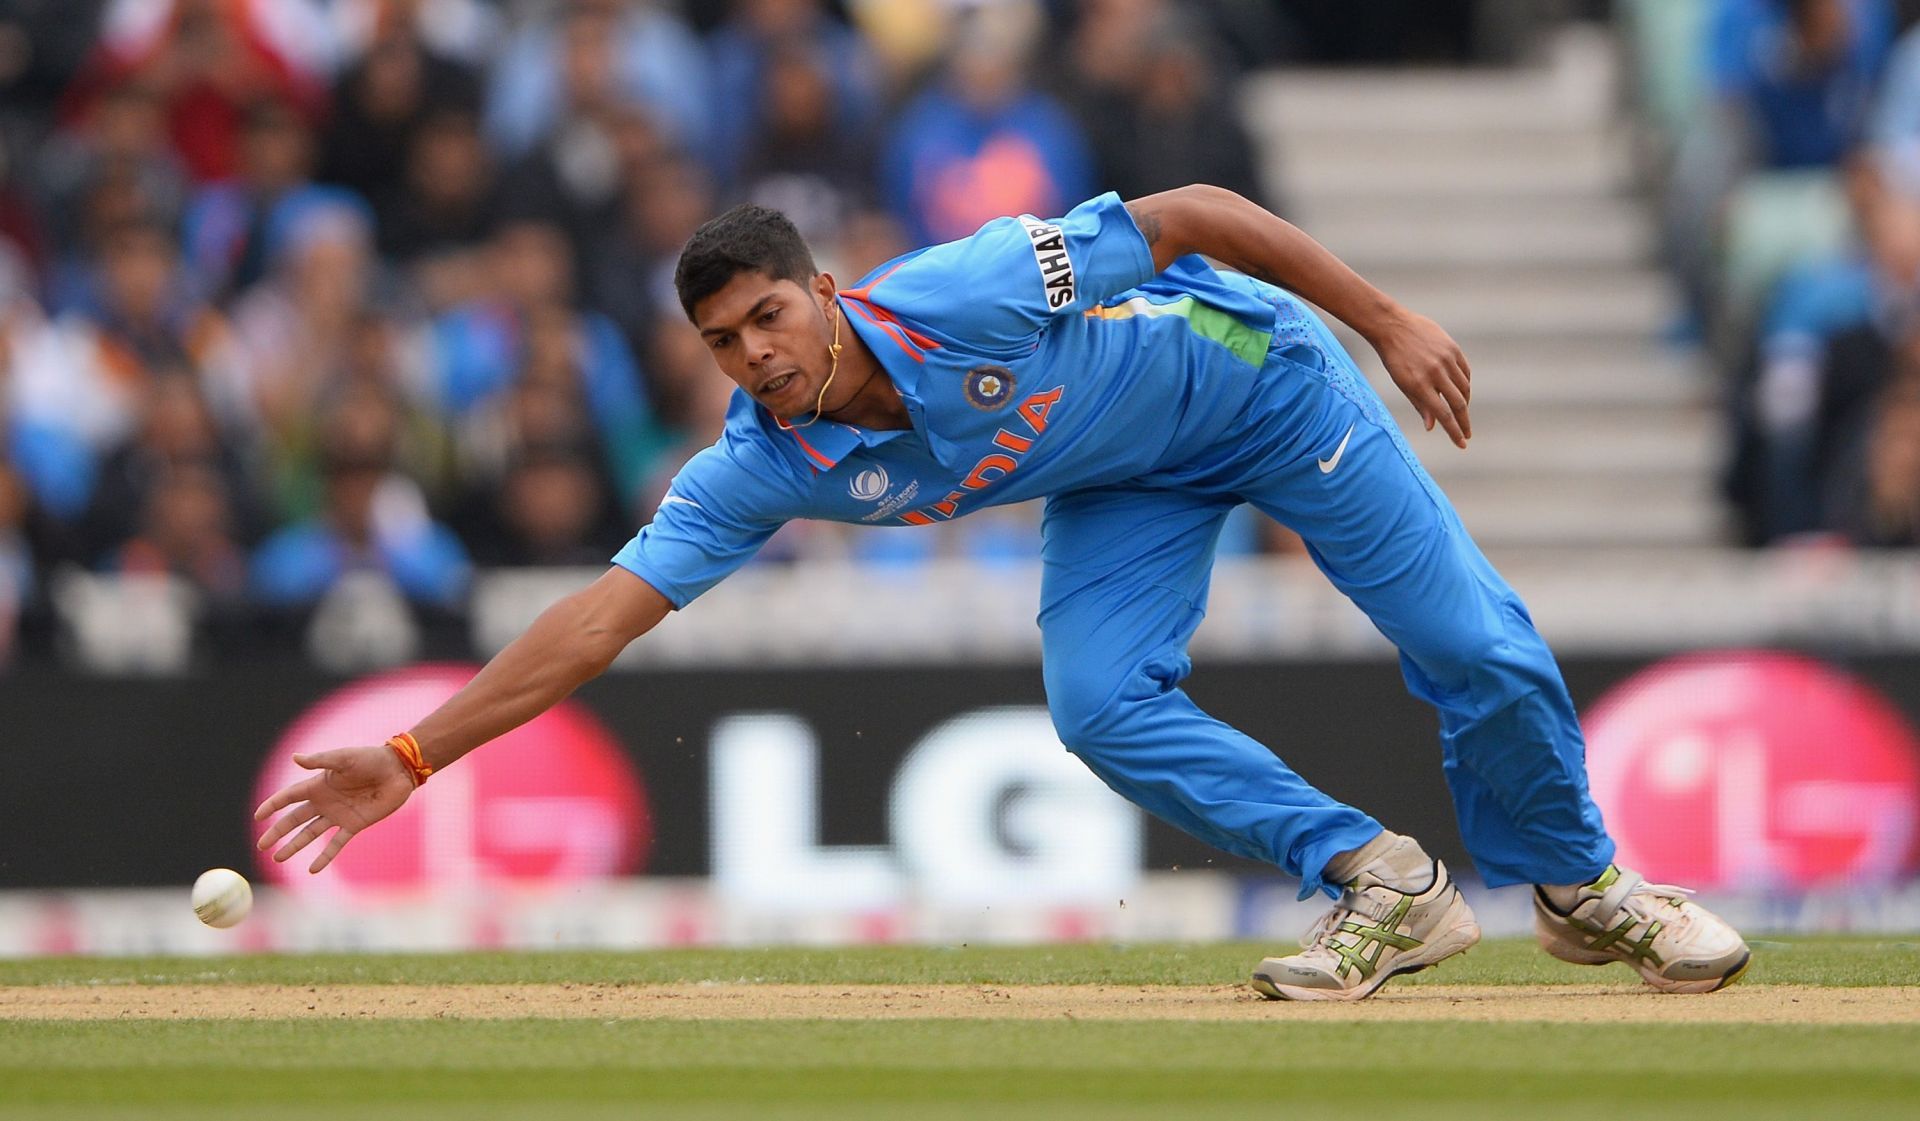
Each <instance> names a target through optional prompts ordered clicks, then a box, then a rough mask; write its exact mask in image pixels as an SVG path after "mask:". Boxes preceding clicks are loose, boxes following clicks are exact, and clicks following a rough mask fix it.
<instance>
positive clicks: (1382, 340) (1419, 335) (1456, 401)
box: [1371, 312, 1473, 448]
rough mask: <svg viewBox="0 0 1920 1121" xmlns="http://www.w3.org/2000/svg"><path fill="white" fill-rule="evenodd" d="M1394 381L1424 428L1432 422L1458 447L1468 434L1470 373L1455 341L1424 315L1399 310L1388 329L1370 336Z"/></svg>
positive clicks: (1470, 428)
mask: <svg viewBox="0 0 1920 1121" xmlns="http://www.w3.org/2000/svg"><path fill="white" fill-rule="evenodd" d="M1371 341H1372V343H1373V348H1374V349H1375V350H1377V351H1379V352H1380V361H1381V362H1383V363H1384V364H1385V365H1386V367H1387V374H1388V376H1390V377H1391V378H1393V384H1395V385H1397V386H1399V387H1400V392H1402V393H1404V394H1406V395H1407V400H1409V401H1412V402H1413V407H1414V408H1415V409H1418V410H1419V412H1420V419H1421V420H1422V421H1424V422H1425V423H1426V426H1427V431H1429V432H1431V431H1433V426H1434V424H1435V423H1436V422H1437V423H1438V424H1439V425H1440V427H1441V428H1444V429H1446V432H1447V435H1448V436H1451V437H1453V442H1454V443H1455V444H1456V445H1457V446H1459V447H1463V448H1464V447H1466V446H1467V441H1468V440H1470V439H1472V438H1473V422H1472V421H1471V420H1469V419H1468V418H1467V402H1468V401H1469V400H1471V399H1472V397H1473V371H1472V370H1471V369H1470V368H1468V366H1467V356H1466V355H1464V354H1462V353H1461V352H1460V344H1458V343H1456V342H1454V341H1453V337H1452V336H1451V335H1449V334H1447V333H1446V331H1444V330H1442V329H1441V327H1440V325H1439V324H1438V323H1435V322H1434V321H1433V320H1431V319H1428V318H1427V317H1426V316H1424V315H1415V314H1413V313H1412V312H1401V313H1400V314H1399V315H1397V316H1395V317H1394V322H1393V325H1392V326H1391V327H1389V328H1388V329H1386V330H1385V331H1382V332H1380V333H1379V334H1378V335H1377V336H1376V337H1375V338H1373V339H1372V340H1371Z"/></svg>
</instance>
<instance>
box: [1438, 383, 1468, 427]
mask: <svg viewBox="0 0 1920 1121" xmlns="http://www.w3.org/2000/svg"><path fill="white" fill-rule="evenodd" d="M1440 396H1441V398H1442V399H1443V400H1445V401H1446V403H1447V415H1448V416H1450V417H1452V418H1453V420H1454V421H1456V422H1457V423H1458V424H1459V427H1460V433H1459V434H1460V436H1461V437H1463V438H1465V439H1468V440H1471V439H1473V422H1472V421H1470V420H1468V419H1467V397H1466V394H1464V393H1461V392H1460V389H1459V387H1458V386H1455V385H1454V384H1453V383H1452V382H1450V381H1446V380H1442V381H1441V382H1440ZM1447 431H1449V432H1451V431H1453V429H1451V428H1449V429H1448V430H1447Z"/></svg>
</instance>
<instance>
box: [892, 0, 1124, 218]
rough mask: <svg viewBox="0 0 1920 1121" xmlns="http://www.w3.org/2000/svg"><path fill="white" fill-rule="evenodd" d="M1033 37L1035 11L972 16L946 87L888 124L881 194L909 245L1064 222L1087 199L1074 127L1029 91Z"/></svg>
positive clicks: (1010, 7) (1089, 176)
mask: <svg viewBox="0 0 1920 1121" xmlns="http://www.w3.org/2000/svg"><path fill="white" fill-rule="evenodd" d="M1037 30H1038V16H1037V14H1036V13H1035V9H1034V8H1033V7H1032V6H1031V5H1023V4H1014V3H1005V4H997V5H992V6H988V7H982V8H980V9H979V10H977V11H975V12H974V13H973V14H972V16H971V18H969V19H968V20H967V21H966V22H965V23H964V24H963V25H962V27H961V28H960V30H959V33H958V35H957V37H956V41H955V45H954V49H953V53H952V56H951V58H950V60H949V62H948V66H947V70H946V73H945V75H944V76H943V78H942V79H941V80H940V81H939V82H937V83H936V84H935V85H934V86H933V87H932V88H930V89H928V90H927V91H926V92H925V93H923V94H921V95H920V96H919V97H918V98H916V99H914V101H913V102H912V103H911V104H909V105H908V106H907V107H906V109H905V110H903V111H902V113H901V114H900V117H899V119H898V120H897V121H896V122H895V123H894V126H893V129H892V133H891V136H890V138H889V139H888V141H887V142H886V143H885V144H884V145H883V146H882V151H883V156H882V165H881V187H882V190H883V192H884V195H885V198H886V200H887V204H888V205H889V206H890V207H891V208H892V209H893V211H894V213H895V215H896V216H898V217H899V219H900V221H901V223H902V224H903V225H904V226H905V227H906V232H907V237H908V240H909V241H910V242H912V243H913V244H915V245H924V244H929V243H932V242H940V241H949V240H952V239H954V238H959V237H964V236H966V235H967V234H970V233H972V232H973V231H974V230H976V229H978V228H979V227H980V226H981V225H982V224H983V223H985V222H986V221H988V220H989V219H992V218H995V217H998V216H1000V215H1004V214H1028V213H1031V214H1056V213H1064V212H1065V210H1066V209H1067V208H1068V207H1069V206H1072V205H1073V202H1074V200H1076V199H1080V198H1084V197H1086V196H1088V195H1090V194H1092V193H1093V190H1092V184H1093V168H1092V161H1091V157H1090V156H1089V154H1088V152H1087V146H1086V141H1085V139H1084V138H1083V137H1082V135H1081V133H1080V130H1079V128H1078V126H1077V125H1075V124H1074V122H1073V119H1072V117H1070V116H1069V115H1068V114H1067V112H1066V110H1065V109H1063V108H1061V106H1060V105H1059V104H1058V103H1057V102H1055V101H1054V100H1053V99H1052V98H1051V97H1048V96H1046V95H1045V94H1042V93H1040V92H1038V91H1036V90H1034V89H1033V88H1032V87H1031V86H1030V85H1029V84H1028V82H1027V78H1026V68H1027V62H1028V54H1029V52H1030V50H1031V48H1032V45H1033V43H1034V42H1035V40H1036V37H1037Z"/></svg>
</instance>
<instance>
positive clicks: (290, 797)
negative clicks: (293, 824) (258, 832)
mask: <svg viewBox="0 0 1920 1121" xmlns="http://www.w3.org/2000/svg"><path fill="white" fill-rule="evenodd" d="M294 758H296V759H297V758H299V756H295V757H294ZM318 781H319V779H317V778H307V779H301V780H300V781H299V782H294V783H288V784H287V785H286V786H283V787H281V788H280V790H279V791H278V792H277V793H275V794H274V796H273V797H271V798H268V799H267V800H266V801H264V802H262V803H260V808H259V809H257V810H255V811H253V820H255V821H265V820H267V818H269V817H271V816H273V812H274V811H275V810H279V809H283V808H285V807H287V806H291V805H293V804H294V803H295V802H303V801H305V800H306V799H307V796H308V794H309V793H310V792H311V790H312V789H313V784H314V783H316V782H318Z"/></svg>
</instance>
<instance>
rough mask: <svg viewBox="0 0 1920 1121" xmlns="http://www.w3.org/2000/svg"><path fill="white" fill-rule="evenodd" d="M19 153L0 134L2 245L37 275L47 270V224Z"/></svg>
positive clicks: (48, 248) (5, 137) (0, 226)
mask: <svg viewBox="0 0 1920 1121" xmlns="http://www.w3.org/2000/svg"><path fill="white" fill-rule="evenodd" d="M25 178H26V177H25V175H24V174H23V168H22V167H21V163H20V160H19V158H18V154H17V153H16V151H15V148H14V146H13V144H11V143H10V142H9V140H8V138H7V136H6V134H5V133H0V246H5V247H7V249H8V250H9V251H10V252H13V253H17V254H19V256H20V257H21V258H22V259H23V260H24V261H25V262H26V264H27V267H28V268H29V269H30V270H31V271H32V272H34V273H39V272H42V271H43V270H44V269H45V268H46V264H47V258H48V255H49V253H50V247H49V246H48V244H47V228H46V227H47V222H46V219H45V218H43V217H42V216H41V214H40V208H39V206H38V204H37V203H36V202H35V200H34V198H33V194H32V192H31V191H30V190H29V189H28V186H27V184H26V182H25Z"/></svg>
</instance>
